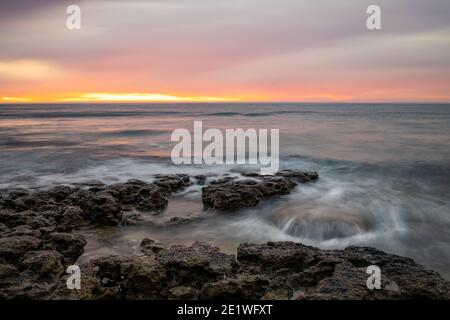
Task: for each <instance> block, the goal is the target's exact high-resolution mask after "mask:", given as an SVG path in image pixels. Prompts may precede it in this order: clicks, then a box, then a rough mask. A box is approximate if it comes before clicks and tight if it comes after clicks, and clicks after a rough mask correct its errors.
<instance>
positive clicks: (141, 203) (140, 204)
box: [136, 186, 169, 211]
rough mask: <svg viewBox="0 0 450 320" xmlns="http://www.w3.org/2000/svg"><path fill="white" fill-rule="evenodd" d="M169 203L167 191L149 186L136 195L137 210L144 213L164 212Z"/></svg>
mask: <svg viewBox="0 0 450 320" xmlns="http://www.w3.org/2000/svg"><path fill="white" fill-rule="evenodd" d="M168 203H169V199H168V194H167V190H165V189H162V188H160V187H155V186H149V187H144V188H141V189H139V191H138V192H137V194H136V208H137V209H139V210H143V211H155V210H156V211H158V210H163V209H164V208H166V207H167V204H168Z"/></svg>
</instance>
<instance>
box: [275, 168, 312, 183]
mask: <svg viewBox="0 0 450 320" xmlns="http://www.w3.org/2000/svg"><path fill="white" fill-rule="evenodd" d="M276 175H277V176H280V177H287V178H295V179H296V181H298V182H302V183H306V182H310V181H314V180H317V179H318V178H319V174H318V173H317V172H303V171H293V170H281V171H279V172H277V174H276Z"/></svg>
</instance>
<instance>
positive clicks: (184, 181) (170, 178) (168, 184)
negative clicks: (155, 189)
mask: <svg viewBox="0 0 450 320" xmlns="http://www.w3.org/2000/svg"><path fill="white" fill-rule="evenodd" d="M154 178H155V180H154V181H153V184H155V185H157V186H159V187H161V188H163V189H165V190H166V191H167V192H176V191H180V190H182V189H184V188H186V187H188V186H190V185H191V184H192V182H191V179H190V178H189V176H188V175H186V174H170V175H155V176H154Z"/></svg>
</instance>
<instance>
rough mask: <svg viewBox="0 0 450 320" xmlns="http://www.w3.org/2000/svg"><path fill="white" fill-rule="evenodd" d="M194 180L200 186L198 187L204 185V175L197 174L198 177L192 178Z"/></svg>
mask: <svg viewBox="0 0 450 320" xmlns="http://www.w3.org/2000/svg"><path fill="white" fill-rule="evenodd" d="M194 178H195V180H196V181H197V184H198V185H200V186H202V185H204V184H205V183H206V176H205V175H202V174H199V175H196V176H194Z"/></svg>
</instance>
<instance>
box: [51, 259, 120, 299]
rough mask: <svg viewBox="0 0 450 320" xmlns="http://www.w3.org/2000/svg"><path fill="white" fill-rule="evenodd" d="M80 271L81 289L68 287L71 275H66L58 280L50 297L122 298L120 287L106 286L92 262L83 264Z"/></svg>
mask: <svg viewBox="0 0 450 320" xmlns="http://www.w3.org/2000/svg"><path fill="white" fill-rule="evenodd" d="M80 273H81V279H80V282H81V288H80V289H73V290H71V289H68V288H67V280H68V277H69V275H64V276H62V277H61V278H60V279H59V281H58V282H57V286H56V288H55V290H54V291H53V292H51V294H50V295H49V298H50V299H54V300H116V299H120V298H121V295H120V288H119V287H113V286H104V285H103V284H102V283H101V281H102V279H100V278H99V277H98V275H97V272H96V271H95V270H94V267H93V265H92V264H90V263H87V264H83V265H81V266H80Z"/></svg>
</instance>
